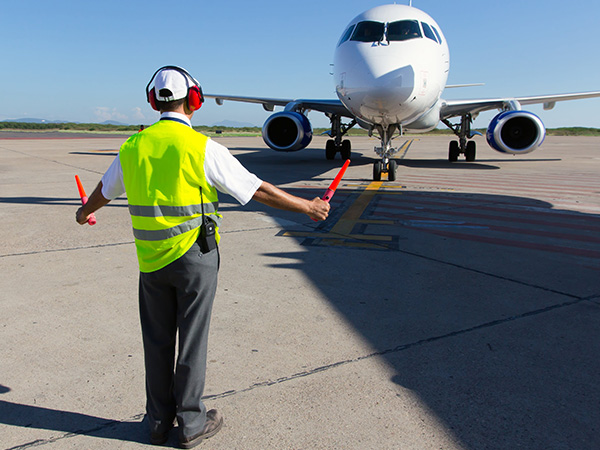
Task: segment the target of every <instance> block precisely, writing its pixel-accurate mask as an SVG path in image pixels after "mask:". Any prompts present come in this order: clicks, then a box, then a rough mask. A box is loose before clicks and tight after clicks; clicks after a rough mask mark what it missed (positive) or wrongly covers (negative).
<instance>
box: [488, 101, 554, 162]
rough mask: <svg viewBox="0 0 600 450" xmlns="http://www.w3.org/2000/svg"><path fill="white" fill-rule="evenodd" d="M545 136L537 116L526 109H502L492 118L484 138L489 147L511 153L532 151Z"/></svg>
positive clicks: (540, 143) (544, 129) (517, 153)
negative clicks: (502, 110)
mask: <svg viewBox="0 0 600 450" xmlns="http://www.w3.org/2000/svg"><path fill="white" fill-rule="evenodd" d="M545 137H546V127H544V124H543V123H542V121H541V120H540V118H539V117H538V116H536V115H535V114H533V113H530V112H527V111H504V112H501V113H500V114H498V115H497V116H496V117H494V118H493V119H492V121H491V122H490V125H489V126H488V129H487V133H486V138H487V141H488V144H490V147H492V148H493V149H494V150H497V151H499V152H501V153H510V154H513V155H519V154H525V153H529V152H532V151H534V150H535V149H536V148H538V147H539V146H540V145H542V142H544V138H545Z"/></svg>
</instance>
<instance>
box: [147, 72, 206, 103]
mask: <svg viewBox="0 0 600 450" xmlns="http://www.w3.org/2000/svg"><path fill="white" fill-rule="evenodd" d="M161 70H176V71H177V72H179V73H181V74H183V75H184V76H187V78H188V79H189V80H191V81H192V83H194V84H195V85H196V87H197V88H198V89H199V90H200V101H201V102H204V95H203V94H202V88H201V87H200V83H198V81H197V80H196V79H195V78H194V77H193V76H192V74H190V73H189V72H188V71H187V70H185V69H184V68H183V67H179V66H164V67H161V68H160V69H158V70H157V71H156V72H154V75H152V78H150V81H149V82H148V84H147V85H146V97H147V98H148V99H149V98H150V85H151V84H152V82H153V81H154V78H156V75H158V72H160V71H161Z"/></svg>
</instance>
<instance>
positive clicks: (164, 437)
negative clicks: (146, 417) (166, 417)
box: [150, 420, 174, 445]
mask: <svg viewBox="0 0 600 450" xmlns="http://www.w3.org/2000/svg"><path fill="white" fill-rule="evenodd" d="M173 426H174V421H173V420H172V421H171V425H170V426H169V428H167V430H166V431H163V432H162V433H160V432H158V431H152V432H150V443H151V444H152V445H163V444H164V443H165V442H167V441H168V440H169V433H170V432H171V430H172V429H173Z"/></svg>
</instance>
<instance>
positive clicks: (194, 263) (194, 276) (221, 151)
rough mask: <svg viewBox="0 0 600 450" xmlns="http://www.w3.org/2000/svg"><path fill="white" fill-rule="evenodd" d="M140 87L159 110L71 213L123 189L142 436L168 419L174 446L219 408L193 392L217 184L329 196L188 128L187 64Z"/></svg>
mask: <svg viewBox="0 0 600 450" xmlns="http://www.w3.org/2000/svg"><path fill="white" fill-rule="evenodd" d="M153 81H154V85H153V86H152V82H153ZM146 95H147V100H148V102H149V103H150V105H151V106H152V108H153V109H155V110H157V111H160V113H161V115H160V121H159V122H157V123H156V124H154V125H152V126H150V127H148V128H146V129H145V130H143V131H140V132H139V133H137V134H135V135H133V136H131V137H130V138H129V139H128V140H127V141H126V142H125V143H124V144H123V145H122V146H121V149H120V151H119V155H118V156H117V157H116V158H115V160H114V161H113V163H112V164H111V166H110V167H109V169H108V170H107V171H106V173H105V174H104V175H103V177H102V179H101V181H100V183H99V184H98V186H97V187H96V189H95V190H94V192H93V193H92V195H91V196H90V198H89V200H88V202H87V203H86V204H85V205H83V206H82V207H81V208H79V209H78V210H77V213H76V220H77V222H78V223H80V224H85V223H86V222H87V221H88V219H89V217H90V215H91V214H92V213H93V212H94V211H96V210H98V209H99V208H101V207H102V206H104V205H106V204H107V203H108V202H110V201H111V200H112V199H115V198H117V197H118V196H120V195H122V194H123V193H125V192H126V193H127V199H128V203H129V212H130V214H131V221H132V226H133V235H134V237H135V245H136V251H137V255H138V261H139V267H140V288H139V303H140V320H141V325H142V337H143V344H144V360H145V367H146V417H147V419H148V422H149V425H150V440H151V442H152V443H153V444H157V445H160V444H164V443H165V442H166V441H167V440H168V437H169V432H170V431H171V429H172V428H173V425H174V421H175V419H176V420H177V423H178V425H179V434H180V436H179V439H180V443H181V446H182V447H183V448H192V447H195V446H196V445H198V444H199V443H200V442H201V441H202V440H203V439H206V438H209V437H211V436H213V435H215V434H216V433H217V432H218V431H219V430H220V429H221V427H222V424H223V419H222V417H221V415H220V414H219V413H218V412H217V411H216V410H214V409H213V410H210V411H207V410H206V407H205V405H204V403H203V402H202V399H201V398H202V393H203V391H204V379H205V372H206V354H207V338H208V327H209V322H210V315H211V311H212V303H213V299H214V296H215V292H216V287H217V272H218V268H219V253H218V246H217V245H218V242H219V239H220V237H219V224H220V221H221V215H220V214H219V212H218V195H217V191H221V192H224V193H227V194H230V195H232V196H233V197H234V198H236V199H237V200H238V201H239V202H240V203H241V204H242V205H245V204H246V203H248V202H249V201H250V200H251V199H254V200H257V201H259V202H261V203H264V204H266V205H268V206H272V207H275V208H280V209H284V210H288V211H294V212H301V213H305V214H307V215H308V216H309V217H311V218H312V219H315V220H325V219H326V218H327V215H328V213H329V204H328V203H327V202H324V201H322V200H321V199H319V198H315V199H313V200H307V199H303V198H300V197H296V196H293V195H291V194H288V193H286V192H285V191H282V190H281V189H278V188H277V187H275V186H273V185H272V184H270V183H267V182H265V181H262V180H260V179H259V178H258V177H256V175H254V174H252V173H250V172H248V170H246V169H245V168H244V167H243V166H242V165H241V164H240V163H239V161H238V160H237V159H235V158H234V157H233V156H232V155H231V154H230V153H229V151H228V150H227V149H226V148H225V147H224V146H222V145H220V144H218V143H216V142H214V141H213V140H211V139H209V138H207V137H206V136H204V135H202V134H200V133H197V132H196V131H194V130H193V129H192V125H191V118H192V116H193V115H194V112H195V111H196V110H198V109H199V108H200V106H201V105H202V102H203V101H204V98H203V96H202V90H201V88H200V85H199V84H198V82H197V81H196V80H195V79H194V78H193V77H192V76H191V75H190V74H189V73H188V72H187V71H186V70H184V69H182V68H180V67H176V66H165V67H162V68H161V69H159V70H157V71H156V72H155V73H154V75H153V76H152V78H151V79H150V82H149V83H148V85H147V86H146ZM177 333H179V335H178V339H179V353H178V355H177V360H176V361H175V341H176V336H177Z"/></svg>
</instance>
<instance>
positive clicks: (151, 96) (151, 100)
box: [148, 88, 158, 111]
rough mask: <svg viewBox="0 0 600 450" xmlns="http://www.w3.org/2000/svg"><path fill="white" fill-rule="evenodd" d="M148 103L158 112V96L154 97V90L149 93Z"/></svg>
mask: <svg viewBox="0 0 600 450" xmlns="http://www.w3.org/2000/svg"><path fill="white" fill-rule="evenodd" d="M148 103H150V106H152V109H153V110H155V111H158V107H157V106H156V95H154V88H152V89H151V90H150V92H148Z"/></svg>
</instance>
